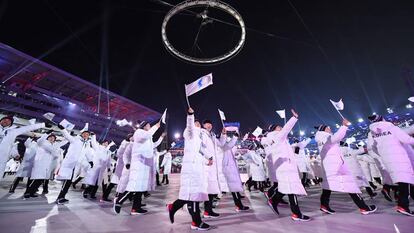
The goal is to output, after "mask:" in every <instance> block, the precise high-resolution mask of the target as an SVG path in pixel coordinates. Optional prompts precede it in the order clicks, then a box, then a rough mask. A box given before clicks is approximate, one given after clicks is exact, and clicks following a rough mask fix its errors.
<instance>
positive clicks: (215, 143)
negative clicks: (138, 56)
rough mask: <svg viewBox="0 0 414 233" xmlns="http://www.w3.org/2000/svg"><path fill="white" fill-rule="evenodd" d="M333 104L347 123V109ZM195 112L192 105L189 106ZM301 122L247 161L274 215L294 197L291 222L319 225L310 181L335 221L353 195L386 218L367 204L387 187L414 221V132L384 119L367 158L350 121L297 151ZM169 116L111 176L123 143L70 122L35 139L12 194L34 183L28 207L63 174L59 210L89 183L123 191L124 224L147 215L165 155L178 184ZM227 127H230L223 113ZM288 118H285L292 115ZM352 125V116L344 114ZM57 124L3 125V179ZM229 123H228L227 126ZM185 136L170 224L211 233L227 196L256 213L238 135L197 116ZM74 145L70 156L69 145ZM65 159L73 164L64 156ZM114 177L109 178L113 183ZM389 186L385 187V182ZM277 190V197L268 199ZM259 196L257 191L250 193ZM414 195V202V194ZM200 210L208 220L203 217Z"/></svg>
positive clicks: (136, 140) (324, 129) (268, 139)
mask: <svg viewBox="0 0 414 233" xmlns="http://www.w3.org/2000/svg"><path fill="white" fill-rule="evenodd" d="M211 84H212V76H211V74H210V75H207V76H204V77H202V78H201V79H199V80H197V81H196V82H194V83H192V84H190V85H187V86H186V96H187V101H188V96H190V95H192V94H194V93H196V92H198V91H199V90H202V89H203V88H205V87H207V86H209V85H211ZM331 102H332V104H333V105H334V106H335V108H336V109H337V110H338V113H339V114H341V113H340V110H342V109H343V103H342V101H340V102H333V101H331ZM188 105H189V103H188ZM291 113H292V117H291V118H290V119H289V120H288V121H287V122H285V124H284V125H277V124H274V125H271V126H269V128H268V131H267V132H266V133H265V134H262V133H257V132H256V131H255V132H253V134H254V135H255V136H257V138H258V140H256V141H255V143H254V144H253V145H252V146H251V147H250V148H249V150H248V152H247V153H246V154H244V155H242V158H243V159H244V160H245V161H246V162H247V163H248V164H249V165H250V174H251V181H254V182H257V184H258V188H259V190H260V191H263V192H264V193H265V196H266V197H267V203H268V205H269V207H270V208H271V209H272V210H273V211H274V212H275V213H276V214H278V215H279V209H278V206H279V204H281V203H284V202H285V201H284V200H283V197H284V196H286V195H287V196H288V200H289V205H290V209H291V212H292V214H291V218H292V220H295V221H309V220H310V217H309V216H307V215H305V214H303V213H302V212H301V210H300V207H299V202H298V198H297V195H306V194H307V193H306V189H305V187H306V186H307V185H308V176H309V178H317V179H315V181H316V182H315V183H317V182H321V187H322V194H321V197H320V204H321V205H320V210H321V211H323V212H324V213H327V214H334V213H335V211H334V210H333V209H332V208H331V205H330V196H331V193H332V192H342V193H347V194H349V196H350V197H351V199H352V200H353V202H354V203H355V204H356V205H357V207H358V208H359V210H360V213H361V214H363V215H367V214H371V213H373V212H375V211H376V210H377V207H376V206H374V205H367V204H366V203H365V201H364V199H363V198H362V197H361V195H360V194H361V188H365V189H366V191H367V192H368V194H369V195H370V196H371V197H374V196H375V193H374V192H373V190H372V187H373V186H374V185H373V181H376V182H380V183H381V184H382V185H383V190H382V193H383V195H384V196H385V198H386V199H387V200H389V201H392V199H391V195H390V192H391V190H396V192H397V193H398V198H397V203H398V204H397V205H398V206H397V211H398V212H399V213H401V214H404V215H408V216H414V213H413V212H411V211H410V209H409V195H410V189H411V191H412V189H413V185H414V172H413V167H414V162H413V161H414V149H413V147H412V146H413V145H414V138H413V137H411V136H410V135H412V134H414V127H411V128H408V129H406V131H404V130H402V129H400V128H398V127H397V126H394V125H393V124H392V123H390V122H387V121H385V120H384V119H383V118H382V117H381V116H379V115H374V116H371V117H369V120H370V121H371V122H372V124H371V125H370V126H369V130H370V132H369V134H368V137H367V140H368V143H367V147H366V148H357V149H351V148H350V147H349V146H348V145H346V143H345V142H344V141H345V139H344V138H345V136H346V132H347V130H348V125H349V121H348V120H346V119H345V118H343V122H342V126H341V127H339V129H338V130H337V131H336V132H335V133H333V132H332V130H331V128H330V127H329V126H327V125H319V126H317V127H316V129H317V132H316V134H315V135H314V136H313V137H312V138H309V139H305V140H304V141H295V142H294V143H293V144H290V142H289V138H288V136H289V133H290V132H291V131H292V129H293V128H294V126H295V124H296V123H297V122H298V120H299V114H298V113H297V112H296V111H294V110H293V109H292V110H291ZM165 114H166V112H164V114H163V117H162V118H161V120H160V121H159V122H157V123H155V124H153V125H151V124H150V122H147V121H142V122H141V123H140V124H139V125H138V126H137V128H136V129H135V130H134V132H133V134H129V135H127V136H126V138H125V140H124V141H123V142H122V143H121V144H120V146H119V147H118V150H117V152H116V157H117V162H116V165H115V167H114V169H111V158H112V154H113V152H112V151H111V150H110V149H111V147H112V146H113V143H110V142H109V141H107V140H103V141H101V142H100V143H98V142H97V140H96V135H95V134H94V133H93V132H91V131H89V129H88V127H85V128H84V129H82V130H81V131H80V134H79V135H77V136H76V135H73V134H71V133H70V132H69V131H70V129H73V125H71V124H68V122H67V121H65V120H64V121H62V122H61V123H59V124H56V125H57V126H58V127H59V129H60V132H61V134H62V135H63V139H62V140H60V141H58V140H57V138H58V137H57V136H56V135H55V134H54V133H46V134H43V135H41V137H40V138H38V139H37V140H36V141H35V140H34V139H31V138H29V139H28V140H27V141H26V142H25V146H26V152H25V156H24V160H23V162H22V166H21V167H22V169H21V171H20V172H18V175H17V178H16V181H15V182H14V183H13V185H12V187H11V189H10V192H14V189H15V188H16V186H17V184H18V182H19V181H21V179H22V178H23V177H28V178H29V180H28V185H27V188H26V191H25V194H24V198H33V197H36V196H37V195H36V192H37V190H38V188H39V187H40V185H41V184H42V183H43V184H44V183H45V180H48V179H50V178H51V177H52V176H53V174H55V177H54V178H55V179H56V180H60V181H62V188H61V190H60V193H59V195H58V197H57V199H56V203H57V204H65V203H67V202H68V201H69V200H67V199H66V194H67V192H68V191H69V188H70V187H71V186H73V184H72V181H75V182H79V181H80V180H82V179H83V183H84V184H85V185H86V188H85V190H84V191H83V196H84V197H85V198H92V199H94V198H96V192H97V190H98V187H99V186H100V185H101V186H102V191H103V195H102V199H101V200H102V201H111V200H110V199H109V195H110V193H111V190H112V189H113V188H114V187H115V186H117V187H116V198H115V199H114V205H113V210H114V212H115V213H116V214H119V213H120V211H121V208H122V205H123V203H124V202H125V201H126V200H132V202H133V204H132V208H131V211H130V213H131V215H140V214H145V213H147V210H146V209H144V208H143V207H145V204H143V203H142V197H143V196H144V197H148V196H150V194H149V192H151V191H153V190H154V189H155V187H156V185H158V184H159V174H160V173H161V170H160V169H159V162H160V161H159V156H160V155H164V159H163V161H162V163H161V167H163V169H162V173H163V182H164V181H165V182H166V183H167V184H168V182H169V181H168V174H169V172H170V170H171V160H172V156H171V154H170V153H168V152H166V151H164V152H158V150H157V149H156V148H157V147H158V145H159V144H160V143H161V141H162V140H163V137H164V136H165V134H162V135H161V136H160V137H159V138H158V139H156V138H155V137H154V135H155V134H156V132H157V131H158V130H159V129H160V128H161V127H162V125H163V124H165ZM219 114H220V118H221V119H222V121H223V119H225V116H224V113H223V112H222V111H220V110H219ZM283 115H284V118H285V113H283ZM341 116H342V114H341ZM51 123H53V121H52V120H51V119H48V121H47V123H40V124H32V125H29V126H25V127H20V128H17V127H13V117H9V116H6V117H3V118H2V119H1V120H0V156H1V157H0V169H2V170H1V171H4V167H5V164H6V162H7V158H8V155H9V154H10V153H11V150H12V147H13V143H14V141H15V139H16V137H17V136H18V135H20V134H23V133H27V132H30V131H34V130H37V129H40V128H44V127H48V128H50V127H51ZM222 123H223V122H222ZM183 136H184V141H185V143H184V156H183V159H182V169H181V175H180V191H179V194H178V199H177V200H175V201H174V202H172V203H170V204H167V210H168V213H169V219H170V221H171V223H174V216H175V214H176V212H177V211H178V210H179V209H181V208H182V207H183V206H184V205H187V208H188V212H189V214H190V215H191V219H192V224H191V229H195V230H208V229H210V228H211V227H210V225H209V224H207V223H205V222H204V221H203V220H202V217H204V218H205V219H208V218H217V217H219V216H220V214H219V213H217V212H215V211H214V210H213V206H214V202H215V201H216V200H218V199H219V196H220V195H221V194H222V193H223V192H224V193H231V195H232V198H233V201H234V204H235V211H237V212H243V211H249V207H248V206H245V205H244V204H243V203H242V198H243V196H242V192H244V188H243V183H242V181H241V178H240V173H239V169H238V165H237V161H236V143H237V141H238V140H239V135H238V133H237V132H227V131H226V128H225V127H224V124H223V129H222V131H221V133H220V134H219V135H215V134H214V132H213V123H212V122H211V121H210V120H204V121H203V122H200V121H199V120H197V119H196V118H195V113H194V110H193V109H192V108H191V107H190V105H189V108H188V111H187V122H186V128H185V130H184V133H183ZM311 139H314V140H315V141H316V143H317V145H318V150H319V155H318V156H317V157H316V158H314V159H313V160H310V159H309V157H308V156H307V155H306V153H305V150H304V149H305V147H306V146H307V145H308V144H309V143H310V141H311ZM65 144H68V147H67V151H66V153H65V155H64V152H63V150H62V147H63V145H65ZM63 155H64V156H63ZM111 173H112V175H111V177H110V178H108V177H109V174H111ZM380 177H381V178H380ZM267 181H270V182H271V185H270V188H269V189H268V190H267V191H265V187H266V185H265V184H266V183H267ZM249 189H250V188H249ZM412 193H414V192H412ZM200 203H202V204H203V207H204V211H203V212H201V210H200Z"/></svg>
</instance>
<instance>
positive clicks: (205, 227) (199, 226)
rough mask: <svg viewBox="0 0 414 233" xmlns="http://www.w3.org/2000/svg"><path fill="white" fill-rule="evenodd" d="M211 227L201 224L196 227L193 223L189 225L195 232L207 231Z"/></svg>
mask: <svg viewBox="0 0 414 233" xmlns="http://www.w3.org/2000/svg"><path fill="white" fill-rule="evenodd" d="M210 229H211V227H210V225H208V224H207V223H204V222H202V223H201V224H200V225H197V224H196V223H195V222H192V223H191V230H197V231H208V230H210Z"/></svg>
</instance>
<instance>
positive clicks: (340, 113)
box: [335, 108, 345, 120]
mask: <svg viewBox="0 0 414 233" xmlns="http://www.w3.org/2000/svg"><path fill="white" fill-rule="evenodd" d="M335 109H336V108H335ZM336 111H337V112H338V113H339V115H340V116H341V117H342V120H344V119H345V117H344V116H342V113H341V112H340V111H339V110H338V109H336Z"/></svg>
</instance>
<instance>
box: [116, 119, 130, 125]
mask: <svg viewBox="0 0 414 233" xmlns="http://www.w3.org/2000/svg"><path fill="white" fill-rule="evenodd" d="M116 124H117V125H118V126H120V127H124V126H126V125H129V121H127V120H126V119H122V120H117V121H116Z"/></svg>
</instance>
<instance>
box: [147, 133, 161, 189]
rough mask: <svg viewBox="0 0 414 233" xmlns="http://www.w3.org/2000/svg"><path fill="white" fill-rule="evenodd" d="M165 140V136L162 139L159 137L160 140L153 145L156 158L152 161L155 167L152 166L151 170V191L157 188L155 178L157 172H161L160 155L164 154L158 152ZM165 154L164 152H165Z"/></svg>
mask: <svg viewBox="0 0 414 233" xmlns="http://www.w3.org/2000/svg"><path fill="white" fill-rule="evenodd" d="M163 140H164V137H163V136H161V137H159V138H158V140H157V141H156V142H154V143H153V145H152V146H153V154H154V156H153V157H152V158H151V160H152V163H153V165H152V166H151V168H150V170H151V171H150V172H151V174H152V175H151V177H152V178H151V190H155V187H156V185H157V184H156V180H155V179H154V177H155V176H156V174H157V171H158V172H159V166H160V155H161V154H162V153H161V154H160V153H159V152H158V150H157V147H158V146H159V145H161V143H162V141H163ZM163 153H164V152H163Z"/></svg>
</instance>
